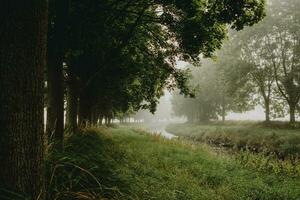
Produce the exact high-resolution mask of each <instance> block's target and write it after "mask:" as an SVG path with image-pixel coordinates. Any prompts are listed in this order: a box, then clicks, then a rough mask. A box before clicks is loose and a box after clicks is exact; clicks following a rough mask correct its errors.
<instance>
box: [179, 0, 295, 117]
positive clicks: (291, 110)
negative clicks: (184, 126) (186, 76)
mask: <svg viewBox="0 0 300 200" xmlns="http://www.w3.org/2000/svg"><path fill="white" fill-rule="evenodd" d="M299 6H300V2H299V1H297V0H284V1H282V0H281V1H279V0H271V1H269V2H268V4H267V9H266V10H267V11H266V12H267V17H266V18H264V19H263V20H262V21H261V22H259V23H258V24H257V25H255V26H253V27H247V28H245V29H244V30H243V31H241V32H236V31H231V32H230V36H229V39H228V41H226V43H225V44H224V46H223V47H222V49H221V50H220V51H218V52H217V53H216V55H217V58H216V59H215V60H205V61H203V62H202V63H201V64H202V67H201V68H200V69H193V68H191V70H192V75H193V76H194V78H193V79H192V81H190V85H192V86H194V87H195V90H196V96H197V97H196V98H195V99H185V98H183V97H181V96H178V95H175V96H174V98H173V107H174V110H175V114H176V115H179V116H182V115H184V116H186V117H187V118H188V120H189V121H208V120H210V119H218V118H219V117H221V118H222V119H223V120H225V116H226V114H227V113H228V112H244V111H248V110H251V109H253V108H255V106H257V105H260V106H262V107H263V108H264V110H265V121H266V122H269V121H270V120H271V119H272V118H278V117H284V116H286V115H287V114H288V115H289V120H290V122H291V123H294V122H295V121H296V116H297V110H298V114H299V113H300V110H299V107H300V102H299V100H300V31H299V30H300V29H299V28H300V11H299V9H298V8H299ZM195 108H196V109H195Z"/></svg>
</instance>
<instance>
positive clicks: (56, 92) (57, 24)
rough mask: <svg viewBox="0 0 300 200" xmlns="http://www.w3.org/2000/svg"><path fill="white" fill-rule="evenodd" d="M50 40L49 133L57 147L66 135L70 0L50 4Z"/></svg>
mask: <svg viewBox="0 0 300 200" xmlns="http://www.w3.org/2000/svg"><path fill="white" fill-rule="evenodd" d="M50 6H51V7H50V8H51V9H50V11H51V12H50V13H51V19H50V23H49V25H50V28H49V40H48V41H49V42H48V68H47V75H48V78H47V84H48V112H47V133H48V137H49V138H51V139H53V140H52V141H53V142H54V143H55V146H56V148H57V149H62V148H63V137H64V134H63V133H64V78H63V58H64V48H65V47H64V46H65V45H64V41H65V34H66V24H67V17H68V7H69V5H68V0H54V1H51V4H50Z"/></svg>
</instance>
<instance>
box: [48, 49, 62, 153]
mask: <svg viewBox="0 0 300 200" xmlns="http://www.w3.org/2000/svg"><path fill="white" fill-rule="evenodd" d="M47 75H48V80H47V84H48V85H47V86H48V108H47V135H48V138H49V139H50V142H54V143H55V147H56V149H62V147H63V137H64V136H63V132H64V89H63V68H62V60H60V59H59V60H57V59H56V58H55V57H53V55H50V53H49V54H48V70H47Z"/></svg>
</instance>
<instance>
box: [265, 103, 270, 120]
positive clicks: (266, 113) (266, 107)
mask: <svg viewBox="0 0 300 200" xmlns="http://www.w3.org/2000/svg"><path fill="white" fill-rule="evenodd" d="M265 120H266V122H270V102H269V101H265Z"/></svg>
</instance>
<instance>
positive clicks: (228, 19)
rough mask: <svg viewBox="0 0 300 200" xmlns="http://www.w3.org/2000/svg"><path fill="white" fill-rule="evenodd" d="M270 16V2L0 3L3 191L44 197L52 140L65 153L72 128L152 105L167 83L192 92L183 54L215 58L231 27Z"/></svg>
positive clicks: (89, 0) (72, 0) (93, 0)
mask: <svg viewBox="0 0 300 200" xmlns="http://www.w3.org/2000/svg"><path fill="white" fill-rule="evenodd" d="M263 16H264V1H263V0H261V1H260V0H259V1H258V0H248V1H244V0H221V1H220V0H217V1H215V0H212V1H204V0H199V1H194V0H186V1H177V0H150V1H149V0H136V1H132V0H124V1H119V0H85V1H80V0H50V1H49V5H48V1H47V0H5V1H3V2H1V7H0V22H1V23H0V35H1V37H0V91H1V93H0V102H1V103H0V163H1V165H0V188H1V191H0V192H1V193H3V192H5V191H6V192H7V194H14V193H20V194H26V195H28V196H29V197H28V198H29V199H44V198H45V195H44V181H45V180H44V144H45V143H46V142H48V143H53V144H54V145H53V146H54V150H58V151H61V150H62V149H63V138H64V128H65V127H66V128H67V129H68V130H69V131H70V132H75V131H76V129H77V127H78V125H80V124H82V123H86V121H89V122H90V123H96V122H97V121H98V119H102V118H106V119H107V120H110V119H111V118H114V115H116V114H119V115H122V114H124V113H126V112H128V111H129V110H137V109H139V108H149V109H150V110H151V111H154V110H155V105H156V103H157V102H158V98H159V97H160V96H161V95H162V90H163V88H165V87H168V88H174V87H178V88H180V89H181V92H182V93H184V94H186V95H189V94H190V91H189V89H188V88H187V87H186V81H187V78H186V76H185V73H184V72H182V71H181V70H179V69H176V68H175V67H174V64H175V61H176V59H182V60H198V58H199V57H198V55H199V54H203V55H205V56H211V55H212V53H213V51H215V50H216V49H217V48H219V47H220V46H221V43H222V40H223V39H224V38H225V37H226V33H227V25H230V26H231V27H233V28H235V29H237V30H240V29H242V28H243V27H244V26H246V25H253V24H254V23H256V22H258V21H259V20H260V19H261V18H262V17H263ZM45 100H46V101H45ZM65 104H66V107H67V108H66V112H67V119H66V123H65V122H64V107H65ZM44 107H46V108H47V128H46V130H47V131H46V132H47V134H45V133H44V127H43V118H44V112H43V110H44ZM2 196H3V195H2Z"/></svg>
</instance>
